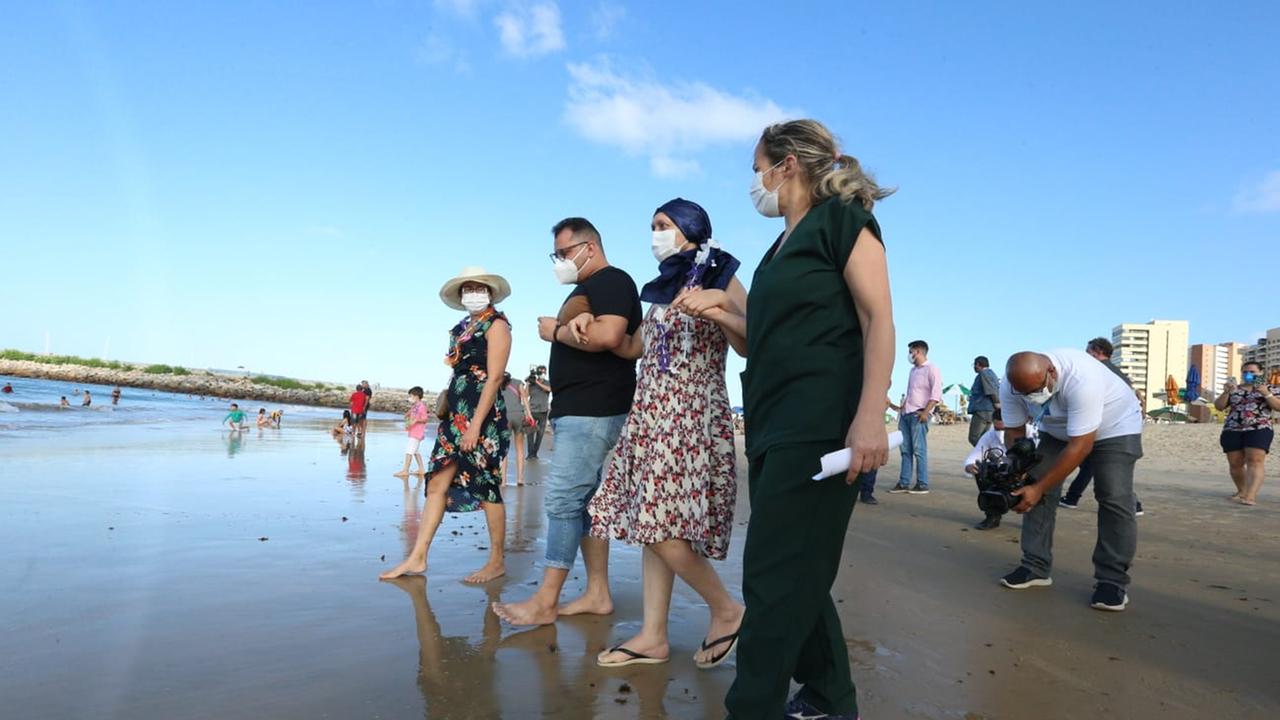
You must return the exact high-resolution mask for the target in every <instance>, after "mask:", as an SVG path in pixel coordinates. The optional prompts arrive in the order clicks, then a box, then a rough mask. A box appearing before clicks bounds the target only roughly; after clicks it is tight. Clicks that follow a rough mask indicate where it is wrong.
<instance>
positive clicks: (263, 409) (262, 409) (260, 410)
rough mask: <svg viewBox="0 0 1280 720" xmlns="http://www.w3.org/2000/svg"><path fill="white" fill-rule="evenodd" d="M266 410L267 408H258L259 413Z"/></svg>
mask: <svg viewBox="0 0 1280 720" xmlns="http://www.w3.org/2000/svg"><path fill="white" fill-rule="evenodd" d="M266 411H267V409H266V408H258V414H259V415H261V414H262V413H264V412H266Z"/></svg>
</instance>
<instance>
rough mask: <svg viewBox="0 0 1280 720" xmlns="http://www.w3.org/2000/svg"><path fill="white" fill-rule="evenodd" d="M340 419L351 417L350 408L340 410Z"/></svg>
mask: <svg viewBox="0 0 1280 720" xmlns="http://www.w3.org/2000/svg"><path fill="white" fill-rule="evenodd" d="M342 419H343V420H350V419H351V411H350V410H343V411H342Z"/></svg>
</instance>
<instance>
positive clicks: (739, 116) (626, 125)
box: [565, 60, 797, 177]
mask: <svg viewBox="0 0 1280 720" xmlns="http://www.w3.org/2000/svg"><path fill="white" fill-rule="evenodd" d="M568 68H569V75H570V77H571V78H572V82H571V83H570V85H569V99H568V102H567V103H566V104H565V121H566V122H568V123H569V125H571V126H572V127H573V128H574V129H575V130H577V131H578V133H579V134H581V135H582V136H583V137H585V138H586V139H588V140H591V141H593V142H597V143H600V144H603V145H612V146H614V147H618V148H621V149H622V150H624V151H625V152H627V153H629V154H633V155H647V156H648V157H649V165H650V170H651V171H652V172H653V173H654V175H657V176H659V177H682V176H685V175H689V174H693V173H696V172H698V170H699V167H698V163H697V161H696V160H693V159H692V158H690V157H689V156H690V155H691V154H693V153H696V152H697V151H699V150H703V149H705V148H707V147H710V146H714V145H720V144H725V143H740V142H747V141H750V140H753V139H755V138H756V137H758V136H759V134H760V131H761V130H763V129H764V128H765V126H766V125H769V124H771V123H775V122H778V121H779V120H782V119H784V118H786V117H794V116H795V115H797V113H795V112H788V111H785V110H783V109H782V108H781V107H779V106H778V104H777V103H775V102H773V101H772V100H769V99H767V98H762V97H758V96H756V95H754V94H743V95H734V94H732V93H729V92H726V91H724V90H720V89H717V88H714V87H711V86H710V85H707V84H706V83H700V82H688V83H676V84H670V85H664V84H662V83H661V82H659V81H657V80H654V79H652V78H630V77H624V76H622V75H619V74H618V73H615V72H614V71H613V69H612V68H611V67H610V65H609V63H608V62H607V61H605V60H601V61H597V62H596V63H595V64H591V63H570V64H569V66H568Z"/></svg>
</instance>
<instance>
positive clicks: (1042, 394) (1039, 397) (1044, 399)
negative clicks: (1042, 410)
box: [1025, 383, 1057, 406]
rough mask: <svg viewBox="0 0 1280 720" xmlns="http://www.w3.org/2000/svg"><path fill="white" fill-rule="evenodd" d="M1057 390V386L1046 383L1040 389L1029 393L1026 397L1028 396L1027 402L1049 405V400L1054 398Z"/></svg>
mask: <svg viewBox="0 0 1280 720" xmlns="http://www.w3.org/2000/svg"><path fill="white" fill-rule="evenodd" d="M1056 390H1057V388H1050V387H1049V384H1048V383H1045V386H1044V387H1042V388H1040V389H1039V390H1037V391H1035V392H1033V393H1027V394H1026V395H1025V397H1026V398H1027V402H1029V403H1032V404H1034V405H1040V406H1044V405H1048V404H1049V401H1050V400H1052V399H1053V393H1054V392H1055V391H1056Z"/></svg>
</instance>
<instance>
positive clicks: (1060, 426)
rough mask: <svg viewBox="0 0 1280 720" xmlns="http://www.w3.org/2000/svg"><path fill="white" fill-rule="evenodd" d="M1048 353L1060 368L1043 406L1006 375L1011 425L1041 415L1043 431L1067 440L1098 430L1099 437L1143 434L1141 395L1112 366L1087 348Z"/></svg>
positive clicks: (1004, 406)
mask: <svg viewBox="0 0 1280 720" xmlns="http://www.w3.org/2000/svg"><path fill="white" fill-rule="evenodd" d="M1042 354H1043V355H1045V356H1047V357H1048V358H1049V361H1050V362H1052V363H1053V367H1054V368H1055V369H1056V370H1057V371H1058V382H1057V385H1056V386H1055V389H1054V393H1053V397H1052V398H1051V399H1050V400H1049V402H1048V403H1047V404H1046V405H1045V406H1044V408H1043V410H1042V409H1041V407H1040V406H1039V405H1035V404H1033V403H1030V402H1027V399H1026V397H1025V396H1023V395H1018V394H1015V393H1014V390H1013V386H1011V385H1010V384H1009V379H1008V378H1005V379H1004V380H1002V381H1001V382H1000V406H1001V411H1002V413H1003V415H1004V422H1005V424H1006V425H1013V426H1017V425H1021V424H1022V423H1026V422H1033V421H1035V420H1036V418H1037V417H1038V418H1039V422H1038V424H1039V426H1040V432H1042V433H1046V434H1048V435H1050V436H1051V437H1055V438H1057V439H1059V440H1063V441H1066V440H1070V439H1071V438H1073V437H1080V436H1081V435H1088V434H1089V433H1091V432H1096V433H1097V435H1096V436H1094V439H1095V440H1106V439H1108V438H1114V437H1121V436H1123V435H1140V434H1141V433H1142V407H1141V406H1140V405H1139V404H1138V398H1136V397H1134V394H1133V390H1132V389H1130V387H1129V386H1128V385H1126V384H1125V382H1124V380H1121V379H1120V378H1119V377H1118V376H1117V375H1116V374H1115V373H1113V372H1111V371H1110V370H1108V369H1107V366H1106V365H1103V364H1102V363H1100V362H1098V361H1097V360H1095V359H1094V358H1092V357H1090V356H1089V354H1088V353H1086V352H1084V351H1083V350H1073V349H1065V348H1064V349H1061V350H1049V351H1046V352H1044V353H1042ZM1042 412H1043V414H1041V413H1042Z"/></svg>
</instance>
